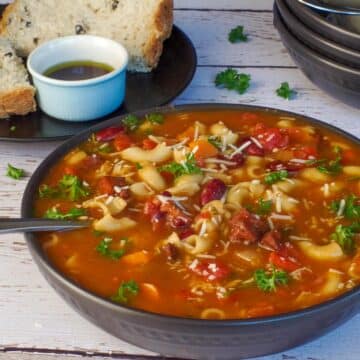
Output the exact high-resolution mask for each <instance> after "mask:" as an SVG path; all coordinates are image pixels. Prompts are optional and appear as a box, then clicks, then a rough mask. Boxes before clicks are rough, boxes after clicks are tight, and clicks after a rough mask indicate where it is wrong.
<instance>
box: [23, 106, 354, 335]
mask: <svg viewBox="0 0 360 360" xmlns="http://www.w3.org/2000/svg"><path fill="white" fill-rule="evenodd" d="M208 110H213V111H220V110H230V111H241V110H242V111H264V112H269V113H272V114H278V115H280V116H290V117H296V118H300V119H301V120H304V121H305V122H308V123H310V124H313V125H318V126H320V127H322V128H325V129H328V130H330V131H332V132H335V133H336V134H339V135H342V136H344V137H345V138H347V139H349V140H351V141H352V142H354V143H356V144H358V145H360V139H359V138H357V137H356V136H354V135H352V134H350V133H348V132H346V131H344V130H342V129H340V128H338V127H336V126H333V125H330V124H328V123H326V122H323V121H321V120H317V119H315V118H312V117H309V116H306V115H302V114H298V113H294V112H291V111H287V110H281V109H276V108H271V107H266V106H257V105H245V104H227V103H194V104H183V105H175V106H174V105H171V106H165V107H156V108H152V109H147V110H141V111H137V112H134V113H133V114H134V115H137V116H139V117H141V116H144V115H145V114H147V113H152V112H162V113H173V112H186V111H192V112H193V111H208ZM126 116H127V115H121V116H117V117H114V118H112V119H109V120H106V121H104V122H103V123H100V124H96V125H95V126H92V127H90V128H89V129H86V130H85V131H82V132H81V133H79V134H77V135H75V136H73V137H72V138H70V139H69V140H67V141H66V142H64V143H63V144H61V145H59V146H58V147H57V148H56V149H55V150H54V151H52V152H51V153H50V154H49V155H48V156H47V157H46V158H45V159H44V160H43V161H42V162H41V163H40V165H39V166H38V167H37V168H36V170H35V171H34V173H33V174H32V176H31V178H30V180H29V182H28V184H27V186H26V188H25V190H24V193H23V197H22V202H21V216H22V217H29V216H32V203H33V200H34V196H35V191H34V189H36V190H37V188H38V185H39V184H40V182H41V180H42V179H43V177H44V175H45V174H46V173H47V171H48V170H49V168H51V167H52V165H53V164H54V161H58V160H59V159H60V158H61V157H62V156H64V155H65V154H66V153H68V151H69V150H71V149H73V148H74V147H76V145H78V144H79V143H81V142H82V141H84V140H86V139H87V138H88V136H89V135H90V134H91V133H93V132H95V131H98V130H100V129H102V128H105V127H108V126H111V125H114V124H117V123H119V121H121V119H122V118H124V117H126ZM24 237H25V240H26V243H27V246H28V249H29V250H30V253H31V255H32V257H33V259H35V262H39V263H40V265H41V266H40V265H39V264H38V266H39V267H40V268H42V269H46V271H47V272H49V273H50V274H51V275H52V276H53V277H54V278H56V280H57V281H59V282H60V283H62V284H63V285H64V286H66V287H68V288H70V289H71V290H73V291H74V292H75V293H76V295H78V296H79V295H80V296H82V297H86V298H88V299H89V300H91V301H93V302H95V303H97V305H99V306H102V307H108V308H111V309H112V310H113V311H117V312H120V313H124V312H125V313H127V314H128V315H134V316H135V317H139V316H141V317H146V318H148V319H153V320H157V321H165V322H167V323H169V322H172V323H173V324H177V325H188V326H200V327H203V326H215V327H219V328H222V327H239V326H251V325H259V324H267V323H275V322H281V321H286V320H291V319H297V318H299V317H303V316H311V314H312V313H314V312H318V311H325V310H326V309H328V308H331V307H332V306H335V305H338V304H339V303H341V302H343V301H347V300H349V299H350V298H356V297H358V296H359V294H360V286H357V287H355V288H354V289H352V290H350V291H348V292H346V293H344V294H342V295H340V296H338V297H336V298H334V299H331V300H328V301H325V302H323V303H320V304H317V305H314V306H311V307H308V308H305V309H301V310H296V311H291V312H288V313H284V314H279V315H273V316H268V317H258V318H254V319H224V320H210V319H194V318H184V317H177V316H172V315H163V314H157V313H153V312H149V311H145V310H141V309H136V308H130V307H126V306H124V305H121V304H116V303H114V302H112V301H110V300H108V299H106V298H103V297H101V296H99V295H96V294H94V293H93V292H91V291H89V290H87V289H85V288H83V287H81V286H79V285H77V284H76V283H75V282H74V281H72V280H71V279H68V278H66V277H65V276H64V275H63V274H62V273H61V272H60V271H59V270H58V269H56V268H55V266H54V265H52V264H51V262H50V261H49V260H47V259H46V257H45V256H44V254H43V253H41V251H39V247H37V246H36V244H35V243H36V241H35V235H34V234H32V233H24Z"/></svg>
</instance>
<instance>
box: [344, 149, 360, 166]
mask: <svg viewBox="0 0 360 360" xmlns="http://www.w3.org/2000/svg"><path fill="white" fill-rule="evenodd" d="M356 160H357V157H356V153H355V152H354V151H353V150H351V149H347V150H343V152H342V154H341V162H342V163H343V164H345V165H347V164H353V163H354V162H356Z"/></svg>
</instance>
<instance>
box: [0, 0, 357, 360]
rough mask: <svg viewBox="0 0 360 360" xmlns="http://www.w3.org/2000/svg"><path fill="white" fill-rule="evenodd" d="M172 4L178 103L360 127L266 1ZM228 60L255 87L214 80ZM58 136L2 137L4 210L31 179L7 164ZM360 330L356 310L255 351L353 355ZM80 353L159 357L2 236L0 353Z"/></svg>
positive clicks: (19, 359)
mask: <svg viewBox="0 0 360 360" xmlns="http://www.w3.org/2000/svg"><path fill="white" fill-rule="evenodd" d="M175 5H176V7H177V8H178V9H181V10H177V11H176V12H175V19H176V23H177V24H178V25H179V26H180V27H181V28H182V29H184V30H185V31H186V33H187V34H188V35H189V36H190V37H191V39H192V40H193V42H194V44H195V46H196V48H197V52H198V56H199V68H198V69H197V72H196V75H195V78H194V80H193V82H192V83H191V85H190V86H189V88H188V89H187V90H186V91H185V92H184V93H183V94H182V95H181V96H180V97H179V98H178V99H176V101H175V103H192V102H231V103H246V104H256V105H265V106H272V107H278V108H282V109H287V110H291V111H295V112H299V113H302V114H307V115H310V116H314V117H316V118H318V119H321V120H324V121H327V122H329V123H332V124H335V125H337V126H340V127H342V128H343V129H345V130H348V131H350V132H352V133H353V134H355V135H358V136H360V124H359V115H360V112H359V111H358V110H355V109H352V108H350V107H348V106H346V105H343V104H341V103H339V102H338V101H336V100H334V99H332V98H331V97H329V96H327V95H326V94H324V93H322V92H321V91H320V90H319V89H317V88H316V87H314V85H313V84H312V83H311V82H310V81H309V80H307V79H306V78H305V76H304V75H303V74H302V73H301V72H300V71H299V70H298V69H297V68H296V67H295V65H294V64H293V62H292V61H291V59H290V57H289V56H288V54H287V53H286V51H285V49H284V47H283V46H282V44H281V43H280V41H279V37H278V35H277V33H276V30H275V29H274V28H273V26H272V14H271V13H270V11H269V10H271V7H272V1H271V0H224V1H218V0H176V1H175ZM194 9H196V10H194ZM208 9H211V10H208ZM219 10H220V11H219ZM249 10H250V11H249ZM239 24H242V25H244V26H245V28H246V31H247V32H248V33H249V34H250V41H249V42H248V43H246V44H238V45H231V44H229V43H228V42H227V41H226V36H227V33H228V31H229V29H231V28H232V27H234V26H236V25H239ZM226 66H235V67H238V68H239V69H240V70H241V71H243V72H246V73H249V74H251V76H252V86H251V88H250V89H249V91H248V92H247V93H246V94H244V95H243V96H240V95H238V94H236V93H234V92H229V91H226V90H219V89H216V88H215V87H214V84H213V80H214V77H215V75H216V73H217V72H218V71H221V70H223V69H224V68H226ZM282 81H289V82H290V83H291V85H293V86H295V88H296V90H297V91H298V96H297V97H296V99H295V100H293V101H285V100H283V99H281V98H278V97H277V96H276V95H275V94H274V90H275V88H276V87H277V86H278V85H279V83H280V82H282ZM56 145H57V143H42V144H15V143H4V142H1V143H0V160H1V161H0V204H1V206H0V216H6V217H16V216H19V208H20V200H21V195H22V192H23V190H24V188H25V185H26V182H27V179H23V180H21V181H18V182H15V181H13V180H12V179H9V178H7V177H5V176H4V174H5V168H6V166H7V163H8V162H11V163H12V164H14V165H16V166H18V167H21V168H24V169H25V170H26V171H27V173H28V174H31V173H32V172H33V171H34V169H35V168H36V166H37V165H38V164H39V163H40V161H41V160H42V159H43V158H44V157H45V156H46V155H47V154H48V153H49V152H50V151H52V150H53V149H54V148H55V146H56ZM359 333H360V316H357V317H355V318H354V319H353V320H351V322H349V323H347V324H346V325H344V326H342V327H341V328H339V329H337V330H336V331H334V332H332V333H331V334H329V335H327V336H325V337H323V338H321V339H319V340H317V341H315V342H313V343H310V344H308V345H305V346H303V347H300V348H297V349H293V350H290V351H288V352H286V353H285V354H278V355H273V356H268V357H263V358H261V360H359V359H360V343H359V342H358V341H357V337H358V334H359ZM21 350H22V352H21ZM34 351H38V352H39V353H40V354H39V353H34ZM50 353H52V354H50ZM79 355H83V356H86V357H89V359H90V357H91V359H96V360H100V359H101V360H102V359H104V358H107V359H108V358H109V357H111V356H112V357H117V358H121V359H134V358H136V359H145V358H153V357H154V356H155V354H152V353H151V352H148V351H146V350H143V349H140V348H137V347H135V346H132V345H129V344H126V343H124V342H122V341H120V340H118V339H115V338H114V337H112V336H111V335H109V334H107V333H105V332H103V331H102V330H100V329H98V328H96V327H95V326H94V325H92V324H90V323H88V322H87V321H85V320H84V319H82V318H81V317H80V316H79V315H77V314H76V313H75V312H74V311H73V310H71V309H70V308H69V307H68V306H67V305H66V304H65V303H64V302H63V301H62V300H61V299H60V298H59V297H58V296H57V295H56V294H55V293H54V292H53V290H52V289H51V288H50V287H49V286H48V284H47V283H46V282H45V280H44V279H43V278H42V276H41V275H40V274H39V272H38V270H37V269H36V267H35V266H34V264H33V262H32V260H31V257H30V255H29V253H28V251H27V248H26V245H25V242H24V239H23V236H22V235H19V234H15V235H6V236H1V237H0V360H5V359H6V360H14V359H16V360H64V359H65V360H73V359H74V360H75V359H77V358H78V356H79ZM97 355H98V356H97ZM94 356H95V357H94ZM96 356H97V357H96Z"/></svg>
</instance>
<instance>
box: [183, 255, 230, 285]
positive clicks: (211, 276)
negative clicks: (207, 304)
mask: <svg viewBox="0 0 360 360" xmlns="http://www.w3.org/2000/svg"><path fill="white" fill-rule="evenodd" d="M189 269H190V270H191V271H193V272H194V273H195V274H197V275H199V276H201V277H203V278H205V279H206V280H208V281H219V280H223V279H225V278H227V277H228V276H229V274H230V268H229V267H228V266H227V265H225V264H224V263H222V262H220V261H219V260H202V261H201V260H199V259H195V260H194V261H193V262H192V263H191V264H190V265H189Z"/></svg>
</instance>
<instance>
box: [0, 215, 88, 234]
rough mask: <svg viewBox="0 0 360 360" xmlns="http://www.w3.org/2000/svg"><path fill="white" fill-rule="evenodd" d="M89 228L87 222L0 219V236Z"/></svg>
mask: <svg viewBox="0 0 360 360" xmlns="http://www.w3.org/2000/svg"><path fill="white" fill-rule="evenodd" d="M88 226H89V222H88V221H65V220H49V219H4V218H2V219H1V218H0V234H8V233H16V232H37V231H65V230H74V229H81V228H85V227H88Z"/></svg>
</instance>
